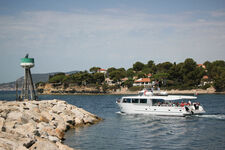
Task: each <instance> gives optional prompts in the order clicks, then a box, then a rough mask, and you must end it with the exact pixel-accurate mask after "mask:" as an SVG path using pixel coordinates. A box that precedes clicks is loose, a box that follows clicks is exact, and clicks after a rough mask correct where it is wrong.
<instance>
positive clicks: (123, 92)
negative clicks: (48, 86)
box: [39, 88, 225, 95]
mask: <svg viewBox="0 0 225 150" xmlns="http://www.w3.org/2000/svg"><path fill="white" fill-rule="evenodd" d="M161 91H164V92H167V93H168V94H172V95H173V94H174V95H177V94H193V95H198V94H225V91H223V92H216V91H215V89H214V88H208V89H206V90H203V89H192V90H174V89H173V90H161ZM137 94H138V91H129V90H121V91H116V92H107V93H43V94H40V93H39V95H137Z"/></svg>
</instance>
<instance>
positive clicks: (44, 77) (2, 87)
mask: <svg viewBox="0 0 225 150" xmlns="http://www.w3.org/2000/svg"><path fill="white" fill-rule="evenodd" d="M76 72H78V71H70V72H65V73H66V74H73V73H76ZM56 73H59V72H52V73H39V74H32V79H33V82H34V84H35V83H38V82H41V81H42V82H47V81H48V78H49V76H50V75H54V74H56ZM23 79H24V76H23V77H20V78H19V79H17V81H18V86H19V88H21V87H22V83H23ZM15 86H16V81H13V82H8V83H2V84H0V91H8V90H9V91H11V90H15Z"/></svg>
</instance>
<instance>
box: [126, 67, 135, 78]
mask: <svg viewBox="0 0 225 150" xmlns="http://www.w3.org/2000/svg"><path fill="white" fill-rule="evenodd" d="M126 74H127V77H128V78H133V77H134V69H133V68H129V69H128V70H127V73H126Z"/></svg>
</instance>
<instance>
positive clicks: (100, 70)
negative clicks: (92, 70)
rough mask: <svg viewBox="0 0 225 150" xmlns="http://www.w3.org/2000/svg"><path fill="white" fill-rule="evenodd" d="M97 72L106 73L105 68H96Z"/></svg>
mask: <svg viewBox="0 0 225 150" xmlns="http://www.w3.org/2000/svg"><path fill="white" fill-rule="evenodd" d="M98 73H104V74H106V73H107V70H105V69H102V68H101V69H98Z"/></svg>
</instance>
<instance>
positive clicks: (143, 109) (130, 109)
mask: <svg viewBox="0 0 225 150" xmlns="http://www.w3.org/2000/svg"><path fill="white" fill-rule="evenodd" d="M117 104H118V106H119V107H120V110H121V112H122V113H126V114H151V115H159V116H188V115H193V113H192V112H191V111H186V110H185V108H184V107H166V106H165V107H163V106H148V105H141V104H132V103H129V104H126V103H117Z"/></svg>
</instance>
